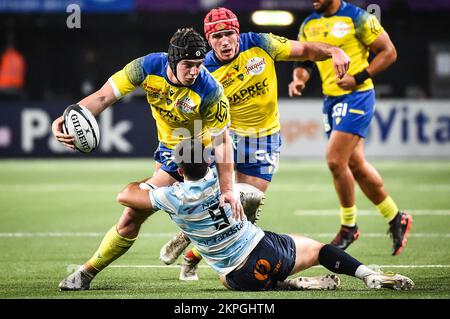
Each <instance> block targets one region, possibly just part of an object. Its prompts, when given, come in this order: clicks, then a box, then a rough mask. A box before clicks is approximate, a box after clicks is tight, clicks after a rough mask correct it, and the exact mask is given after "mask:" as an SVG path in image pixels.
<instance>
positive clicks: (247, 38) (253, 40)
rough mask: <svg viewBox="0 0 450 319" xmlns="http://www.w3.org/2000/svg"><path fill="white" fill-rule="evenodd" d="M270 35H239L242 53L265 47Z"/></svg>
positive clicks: (254, 33) (248, 33) (250, 33)
mask: <svg viewBox="0 0 450 319" xmlns="http://www.w3.org/2000/svg"><path fill="white" fill-rule="evenodd" d="M267 36H268V33H256V32H246V33H241V34H239V45H240V51H246V50H248V49H251V48H253V47H261V46H263V45H264V41H265V40H266V38H267Z"/></svg>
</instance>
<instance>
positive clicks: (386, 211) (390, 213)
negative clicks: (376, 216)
mask: <svg viewBox="0 0 450 319" xmlns="http://www.w3.org/2000/svg"><path fill="white" fill-rule="evenodd" d="M377 208H378V210H379V211H380V214H381V215H383V217H384V219H386V220H387V221H388V222H390V221H391V220H392V219H394V217H395V215H397V213H398V207H397V205H396V204H395V202H394V201H393V200H392V198H391V196H388V197H386V198H385V199H384V201H382V202H381V203H379V204H378V205H377Z"/></svg>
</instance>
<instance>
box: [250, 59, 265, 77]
mask: <svg viewBox="0 0 450 319" xmlns="http://www.w3.org/2000/svg"><path fill="white" fill-rule="evenodd" d="M265 67H266V60H265V59H264V58H259V57H254V58H251V59H250V60H248V62H247V65H246V66H245V71H246V72H245V73H246V74H247V75H258V74H261V73H262V71H264V68H265Z"/></svg>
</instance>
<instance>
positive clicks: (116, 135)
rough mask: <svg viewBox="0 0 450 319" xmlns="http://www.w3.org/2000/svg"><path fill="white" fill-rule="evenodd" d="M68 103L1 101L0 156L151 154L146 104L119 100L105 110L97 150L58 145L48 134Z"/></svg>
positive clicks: (153, 139) (150, 120) (154, 143)
mask: <svg viewBox="0 0 450 319" xmlns="http://www.w3.org/2000/svg"><path fill="white" fill-rule="evenodd" d="M69 104H71V103H67V102H62V103H61V102H59V103H58V102H52V103H48V102H47V103H42V102H36V103H31V102H27V103H25V102H24V103H16V104H10V103H0V157H74V156H81V157H109V156H111V157H123V156H125V157H133V156H139V157H150V156H153V151H154V150H155V148H156V147H157V135H156V127H155V124H154V122H155V121H154V120H153V118H152V116H151V112H150V108H149V106H148V104H145V103H120V104H117V105H115V106H114V107H112V108H109V109H107V110H106V111H104V112H103V113H102V114H101V115H100V116H99V117H98V118H97V121H98V123H99V126H100V133H101V134H100V135H101V142H100V146H99V149H97V150H95V151H94V152H92V153H90V154H89V155H87V154H82V153H79V152H75V151H71V150H69V149H67V148H66V147H64V146H62V145H60V143H59V142H57V141H56V140H55V139H54V138H53V135H52V133H51V124H52V121H53V120H54V119H55V118H56V117H57V116H60V115H61V114H62V112H63V111H64V108H65V107H66V106H68V105H69Z"/></svg>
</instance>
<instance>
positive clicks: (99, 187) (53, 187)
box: [0, 183, 450, 193]
mask: <svg viewBox="0 0 450 319" xmlns="http://www.w3.org/2000/svg"><path fill="white" fill-rule="evenodd" d="M124 185H125V184H104V183H103V184H102V183H99V184H80V183H39V184H36V183H35V184H31V183H0V192H5V193H8V192H24V191H27V192H35V193H46V192H118V191H120V190H121V189H122V188H123V186H124ZM389 189H391V190H395V191H402V190H403V191H408V192H411V191H412V192H450V184H414V185H408V186H407V187H406V186H405V185H401V184H390V185H389ZM269 192H287V193H292V192H294V193H298V192H335V190H334V187H333V186H332V184H330V183H326V184H302V183H298V184H274V185H271V186H270V188H269Z"/></svg>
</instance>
